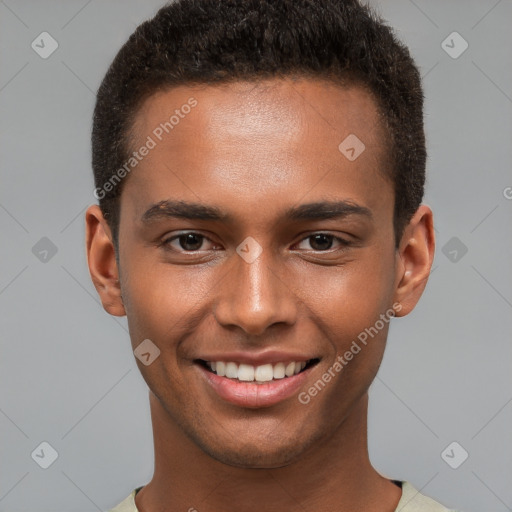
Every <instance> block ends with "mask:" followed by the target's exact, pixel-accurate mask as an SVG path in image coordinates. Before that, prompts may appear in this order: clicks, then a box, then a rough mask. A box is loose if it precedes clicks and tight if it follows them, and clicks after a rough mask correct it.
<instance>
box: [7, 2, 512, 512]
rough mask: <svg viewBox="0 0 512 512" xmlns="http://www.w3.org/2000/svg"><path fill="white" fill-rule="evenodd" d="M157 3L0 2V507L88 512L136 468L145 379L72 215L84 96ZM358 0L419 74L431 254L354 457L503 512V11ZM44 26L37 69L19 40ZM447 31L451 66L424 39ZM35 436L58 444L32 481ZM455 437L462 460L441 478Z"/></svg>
mask: <svg viewBox="0 0 512 512" xmlns="http://www.w3.org/2000/svg"><path fill="white" fill-rule="evenodd" d="M161 3H162V2H160V1H156V0H152V1H147V2H141V1H135V0H130V1H120V0H115V1H114V0H108V1H100V0H90V1H86V0H79V1H78V0H77V1H74V0H72V1H70V0H68V1H62V0H61V1H57V0H53V1H50V0H44V1H36V0H34V1H22V0H5V1H0V51H1V55H2V59H1V74H0V125H1V131H2V144H1V146H0V161H1V173H2V178H1V185H2V186H1V196H0V226H1V233H2V243H1V244H0V252H1V258H2V259H1V262H2V265H1V276H0V311H1V328H2V340H1V342H2V354H1V358H0V379H1V380H0V389H1V390H2V392H1V399H0V428H1V446H0V449H1V453H0V457H1V460H2V472H1V474H0V511H1V512H6V511H9V512H11V511H30V512H42V511H52V512H54V511H67V512H74V511H96V510H105V509H108V508H110V507H112V506H113V505H115V504H117V503H118V502H119V501H121V500H122V499H123V498H124V497H125V496H127V495H128V494H129V493H130V492H131V490H132V489H133V488H134V487H135V486H137V485H142V484H144V483H146V482H147V481H149V479H150V478H151V475H152V467H153V466H152V465H153V453H152V450H153V446H152V433H151V423H150V418H149V406H148V398H147V388H146V385H145V383H144V381H143V380H142V378H141V377H140V375H139V372H138V369H137V366H136V364H135V359H134V356H133V354H132V352H131V349H130V343H129V337H128V333H127V328H126V319H124V318H122V319H119V318H114V317H110V316H109V315H108V314H107V313H105V312H104V310H103V309H102V307H101V305H100V303H99V299H98V297H97V295H96V292H95V290H94V288H93V285H92V283H91V281H90V278H89V274H88V270H87V266H86V259H85V249H84V211H85V208H86V207H87V206H88V205H89V204H91V203H94V202H96V201H95V199H94V197H93V195H92V191H93V179H92V171H91V167H90V147H89V144H90V143H89V138H90V127H91V115H92V110H93V106H94V99H95V96H94V93H95V90H96V89H97V87H98V86H99V84H100V81H101V79H102V77H103V75H104V73H105V71H106V69H107V66H108V65H109V63H110V62H111V60H112V58H113V57H114V55H115V54H116V52H117V50H118V49H119V48H120V46H121V45H122V43H124V41H125V40H126V38H127V37H128V36H129V35H130V33H131V32H132V31H133V30H134V29H135V27H136V26H137V25H138V24H139V23H140V22H141V21H143V20H144V19H146V18H148V17H150V16H152V15H153V14H154V13H155V12H156V10H157V8H158V7H159V6H160V5H161ZM372 4H374V5H376V6H377V7H378V10H379V12H380V13H381V14H382V15H383V16H384V17H385V18H386V19H387V20H388V21H389V23H390V24H391V25H392V26H393V27H395V29H396V30H397V32H398V35H399V36H400V37H401V38H402V40H403V41H404V42H406V43H407V44H408V45H409V47H410V48H411V51H412V53H413V56H414V57H415V59H416V60H417V63H418V65H419V67H420V68H421V71H422V74H423V76H424V87H425V93H426V97H427V99H426V106H425V123H426V131H427V139H428V148H429V161H428V172H429V179H428V188H427V195H426V198H425V202H426V203H427V204H429V205H430V206H432V208H433V209H434V213H435V221H436V230H437V244H438V245H437V251H436V259H435V263H434V267H433V268H434V270H433V273H432V275H431V278H430V282H429V285H428V287H427V289H426V292H425V294H424V297H423V299H422V301H421V302H420V304H419V306H418V307H417V308H416V310H415V311H414V312H413V313H412V314H411V315H410V316H408V317H406V318H403V319H399V320H397V321H395V322H394V323H393V325H392V327H391V332H390V338H389V342H388V348H387V352H386V354H385V358H384V362H383V364H382V367H381V370H380V372H379V375H378V377H377V379H376V380H375V382H374V384H373V385H372V388H371V405H370V417H369V444H370V455H371V459H372V461H373V463H374V465H375V466H376V468H377V469H378V470H379V471H381V472H382V473H383V474H384V475H386V476H388V477H392V478H399V479H407V480H409V481H411V482H412V483H413V484H414V485H415V486H416V487H417V488H418V489H421V490H422V492H423V493H425V494H427V495H430V496H432V497H434V498H437V499H438V500H440V501H442V502H443V503H445V504H447V505H449V506H451V507H457V508H459V509H462V510H465V511H467V512H477V511H484V510H485V511H486V512H501V511H505V510H512V486H511V485H510V482H511V481H512V441H511V437H510V432H511V431H512V429H511V426H512V422H511V420H512V404H511V401H512V377H511V374H512V372H511V361H512V345H511V343H510V341H511V336H510V333H511V331H512V329H511V323H512V322H511V319H512V315H511V308H512V286H511V285H512V271H511V265H510V262H511V261H512V254H511V248H512V237H511V236H510V235H511V232H510V216H511V210H512V200H511V199H510V198H512V188H508V187H512V174H511V172H510V166H511V162H512V144H511V140H512V139H511V136H512V116H511V114H512V66H511V63H512V62H511V61H512V32H511V30H510V22H511V20H512V2H511V1H510V0H501V1H496V0H479V1H476V0H473V1H462V0H458V1H455V0H451V1H445V0H436V1H426V0H415V1H414V2H413V1H410V0H392V1H384V0H381V1H378V2H376V1H373V2H372ZM43 31H47V32H49V33H50V34H51V35H52V37H53V38H55V40H57V41H58V44H59V47H58V49H57V50H56V51H55V52H54V53H53V54H52V55H51V56H50V57H48V58H47V59H43V58H41V57H40V56H39V55H38V54H37V53H36V52H35V51H34V50H33V49H32V48H31V43H32V41H33V40H35V39H36V38H37V36H38V35H39V34H40V33H41V32H43ZM454 31H457V32H458V33H459V34H460V35H461V36H462V37H463V38H464V39H465V40H466V41H467V42H468V44H469V47H468V49H467V50H466V51H465V52H464V53H462V55H460V56H459V57H458V58H452V57H451V56H450V55H448V53H446V51H445V50H444V49H443V47H442V46H441V44H442V42H443V41H444V40H445V39H446V37H447V36H448V35H449V34H451V33H452V32H454ZM448 41H450V40H448ZM460 43H461V41H460V40H454V42H453V43H451V42H449V43H448V44H450V45H451V46H453V47H454V48H453V49H452V51H456V50H458V49H459V48H461V46H460ZM47 47H48V46H47ZM43 237H47V238H48V239H49V240H51V242H52V244H53V245H54V246H55V247H54V248H53V252H54V251H55V249H56V250H57V252H56V253H55V254H53V253H52V250H51V249H52V246H51V244H49V242H48V240H46V239H43V240H42V241H41V239H42V238H43ZM453 237H456V239H455V240H452V238H453ZM450 240H451V241H450ZM36 244H39V245H36ZM447 244H448V245H447ZM34 246H35V249H33V247H34ZM464 247H466V248H467V253H466V254H463V252H464ZM443 248H444V250H443ZM45 249H46V250H49V252H48V253H47V254H46V253H44V252H41V251H44V250H45ZM454 250H455V251H456V252H453V251H454ZM42 441H47V442H48V443H50V444H51V445H52V446H53V447H54V449H55V450H56V451H57V452H58V458H57V460H56V461H55V462H54V463H53V464H52V465H51V466H50V467H49V468H48V469H46V470H45V469H42V468H41V467H39V465H38V464H36V462H34V460H33V459H32V458H31V453H32V452H33V450H34V449H35V448H36V447H38V446H39V444H40V443H41V442H42ZM453 441H457V442H458V443H459V444H460V445H461V446H462V447H463V449H465V450H466V451H467V452H468V453H469V457H468V459H467V460H466V461H465V462H464V463H463V464H462V465H460V466H459V467H458V468H457V469H452V468H451V467H450V466H449V465H448V464H447V463H446V462H445V461H444V460H443V458H442V456H441V453H442V452H443V450H444V449H445V448H446V447H447V446H448V445H449V444H450V443H452V442H453ZM461 453H462V451H461V448H458V447H457V448H456V449H455V450H454V451H453V452H450V455H451V460H452V461H457V459H458V458H460V454H461Z"/></svg>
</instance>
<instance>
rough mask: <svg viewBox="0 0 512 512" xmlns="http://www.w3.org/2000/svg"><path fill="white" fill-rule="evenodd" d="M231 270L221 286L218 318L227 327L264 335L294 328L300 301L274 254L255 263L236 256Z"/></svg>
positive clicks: (268, 252)
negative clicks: (278, 328)
mask: <svg viewBox="0 0 512 512" xmlns="http://www.w3.org/2000/svg"><path fill="white" fill-rule="evenodd" d="M233 258H234V260H235V261H234V262H233V265H232V267H231V270H230V271H229V272H228V274H227V275H225V276H224V278H223V279H222V280H221V282H220V283H219V291H218V296H217V301H216V304H215V312H214V315H215V318H216V319H217V322H218V323H219V324H221V325H222V326H223V327H228V326H233V325H235V326H237V327H240V328H241V329H243V330H244V331H245V332H246V333H247V334H250V335H254V336H257V335H260V334H262V333H264V332H265V330H266V329H268V328H269V327H270V326H272V325H274V324H286V325H293V324H294V323H295V322H296V319H297V310H298V309H297V305H298V302H299V299H298V297H297V295H296V293H295V292H294V291H293V289H292V286H291V285H290V278H288V279H287V278H286V275H285V272H283V268H282V267H281V268H279V264H278V263H276V261H272V260H273V258H272V254H271V251H270V250H263V252H262V253H261V254H260V255H259V256H258V258H256V260H254V261H253V262H252V263H249V262H247V261H245V260H244V259H243V258H241V257H240V256H239V255H238V254H236V253H235V254H234V255H233Z"/></svg>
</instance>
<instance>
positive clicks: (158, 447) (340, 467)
mask: <svg viewBox="0 0 512 512" xmlns="http://www.w3.org/2000/svg"><path fill="white" fill-rule="evenodd" d="M150 405H151V417H152V422H153V435H154V445H155V471H154V475H153V478H152V480H151V482H150V483H149V484H147V485H146V486H145V487H143V488H142V489H141V490H140V491H139V492H138V493H137V495H136V500H135V502H136V505H137V508H138V510H139V511H140V512H150V511H153V510H159V511H162V512H174V511H178V510H181V511H183V510H189V511H190V512H194V510H196V511H198V512H207V511H215V510H225V509H226V508H227V506H229V507H228V508H229V509H231V510H238V511H240V512H256V511H260V510H265V511H267V512H277V511H279V512H282V510H287V509H290V508H291V507H296V506H297V505H300V506H301V507H302V509H303V510H308V511H309V510H336V511H339V512H348V511H356V510H365V511H367V512H373V511H375V512H377V511H379V512H384V511H388V512H392V511H394V510H395V508H396V505H397V504H398V501H399V500H400V496H401V490H400V488H399V487H398V486H396V485H394V484H393V483H392V482H391V481H390V480H388V479H386V478H384V477H383V476H381V475H380V474H379V473H378V472H377V471H376V470H375V469H374V468H373V467H372V465H371V464H370V460H369V457H368V445H367V409H368V395H367V394H365V395H364V396H363V397H362V398H361V399H360V401H359V402H358V403H357V404H356V405H355V406H354V407H353V409H352V411H351V412H350V413H349V415H348V416H347V417H346V418H345V420H344V421H343V422H342V423H341V424H340V425H339V427H338V429H337V430H336V431H335V433H334V434H333V436H331V437H330V438H329V439H324V440H323V441H322V443H319V444H316V445H315V446H313V447H311V448H310V449H309V450H307V451H306V452H305V453H304V454H303V456H302V457H301V458H300V460H297V461H295V462H292V463H290V464H289V465H287V466H283V467H278V468H271V469H267V468H239V467H233V466H229V465H226V464H223V463H221V462H219V461H217V460H216V459H214V458H212V457H210V456H209V455H208V454H206V453H205V452H204V451H202V450H201V449H200V448H199V447H198V446H197V445H196V444H195V443H193V442H192V441H191V440H190V439H189V438H188V437H187V436H186V435H185V434H184V432H183V431H182V430H181V429H180V427H179V426H178V425H177V424H176V423H175V422H174V421H173V419H172V418H171V417H170V416H169V414H168V413H167V412H166V411H165V409H164V408H163V407H162V404H161V403H160V401H159V400H158V398H156V397H155V396H154V395H153V393H151V392H150ZM234 441H235V442H236V440H234Z"/></svg>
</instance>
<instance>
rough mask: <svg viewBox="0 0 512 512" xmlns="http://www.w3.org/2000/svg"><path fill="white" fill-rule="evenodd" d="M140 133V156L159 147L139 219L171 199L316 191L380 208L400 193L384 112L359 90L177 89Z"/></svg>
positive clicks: (142, 122) (136, 177)
mask: <svg viewBox="0 0 512 512" xmlns="http://www.w3.org/2000/svg"><path fill="white" fill-rule="evenodd" d="M191 105H193V106H191ZM132 133H133V139H132V144H131V146H132V149H134V150H136V149H137V148H139V147H140V146H142V145H144V144H145V143H146V142H147V140H148V137H149V138H151V140H152V141H153V142H154V148H153V149H151V151H149V152H148V154H147V156H145V157H144V159H142V160H141V162H140V163H139V164H138V166H137V168H136V170H134V171H133V172H132V173H131V174H130V176H129V179H128V182H127V184H126V191H127V192H128V193H130V190H131V191H132V192H134V193H136V197H134V198H133V201H132V202H133V204H134V206H135V207H137V209H138V210H139V211H140V209H141V208H142V207H143V204H142V203H148V202H149V201H153V202H154V201H155V200H156V199H166V198H167V197H165V196H166V194H167V195H169V194H170V195H174V196H175V197H176V196H177V195H179V196H180V197H183V196H187V197H189V198H190V199H193V200H194V201H197V199H198V198H201V199H203V198H204V199H206V198H209V199H211V198H212V195H213V194H214V193H215V192H217V193H218V192H222V194H223V197H225V198H228V197H229V193H230V191H231V192H232V196H233V199H234V198H235V197H236V198H237V199H238V200H240V201H242V202H243V201H245V202H246V203H247V202H250V201H254V197H255V192H257V194H258V195H259V196H260V197H261V198H264V197H267V198H271V197H274V198H275V199H278V198H284V197H285V196H286V197H288V199H289V200H290V201H291V202H293V200H299V199H300V198H301V197H303V196H305V195H306V194H308V193H310V192H311V191H312V190H313V189H316V190H317V192H318V194H320V195H323V196H326V195H329V194H331V193H332V192H333V191H339V192H340V193H341V194H342V195H343V192H344V190H345V191H346V190H347V187H348V189H349V191H348V194H349V196H350V195H352V196H353V195H354V194H356V195H357V194H359V195H360V196H361V195H364V193H365V192H372V190H373V195H374V196H375V197H374V198H373V199H377V195H378V190H379V189H380V190H382V187H383V185H384V186H387V187H391V185H390V183H389V181H388V179H387V172H386V171H387V168H386V166H387V164H386V162H387V160H386V158H387V154H388V153H387V150H386V147H387V144H386V136H385V133H384V131H383V129H382V123H381V122H380V117H379V111H378V108H377V104H376V101H375V100H374V98H373V97H372V95H371V94H370V93H369V92H367V91H366V90H365V89H363V88H362V87H360V86H355V85H353V86H346V87H341V86H339V85H336V84H334V83H330V82H326V81H322V80H310V79H298V80H293V79H289V78H287V79H271V80H266V81H259V82H257V83H256V82H232V83H227V84H221V85H201V86H179V87H174V88H172V89H169V90H166V91H159V92H157V93H155V94H153V95H152V96H150V97H149V98H148V99H147V100H146V101H145V102H144V103H143V105H142V106H141V108H140V109H139V111H138V112H137V116H136V118H135V123H134V126H133V131H132ZM352 149H354V151H352ZM347 150H348V152H347ZM354 152H355V153H356V155H355V156H356V158H355V159H352V158H351V157H353V156H354ZM358 153H360V154H359V155H358ZM365 188H366V191H365V190H363V189H365ZM391 188H392V187H391ZM173 191H174V192H175V194H172V192H173ZM123 195H124V192H123ZM370 195H371V194H370ZM157 196H158V197H157ZM160 196H161V197H160ZM352 199H354V198H352ZM358 199H359V202H361V197H359V198H358ZM373 199H372V198H370V199H369V200H370V202H371V200H373ZM210 202H211V201H210ZM274 202H275V201H274ZM363 202H364V201H363ZM368 206H371V205H368Z"/></svg>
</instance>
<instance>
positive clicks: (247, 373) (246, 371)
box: [233, 363, 254, 381]
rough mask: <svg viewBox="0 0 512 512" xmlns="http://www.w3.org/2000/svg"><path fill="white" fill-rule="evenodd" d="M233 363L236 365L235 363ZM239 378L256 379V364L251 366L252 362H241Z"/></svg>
mask: <svg viewBox="0 0 512 512" xmlns="http://www.w3.org/2000/svg"><path fill="white" fill-rule="evenodd" d="M233 364H234V365H235V366H236V364H235V363H233ZM235 378H236V377H235ZM238 380H247V381H251V380H254V366H251V365H250V364H241V365H240V366H239V367H238Z"/></svg>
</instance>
